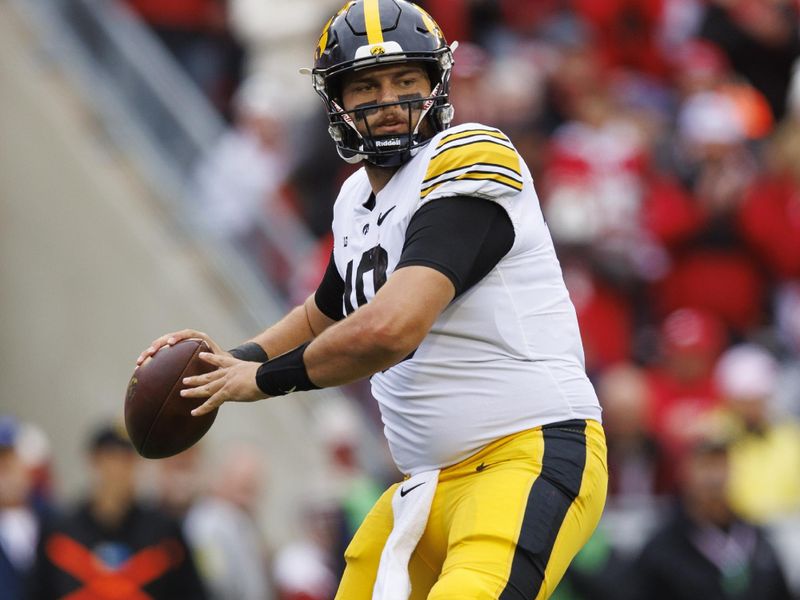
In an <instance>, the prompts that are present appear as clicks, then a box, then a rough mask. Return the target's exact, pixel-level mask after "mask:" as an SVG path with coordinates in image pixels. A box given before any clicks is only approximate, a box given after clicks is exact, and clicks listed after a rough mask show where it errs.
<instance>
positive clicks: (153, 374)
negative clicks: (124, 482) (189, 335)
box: [125, 339, 217, 458]
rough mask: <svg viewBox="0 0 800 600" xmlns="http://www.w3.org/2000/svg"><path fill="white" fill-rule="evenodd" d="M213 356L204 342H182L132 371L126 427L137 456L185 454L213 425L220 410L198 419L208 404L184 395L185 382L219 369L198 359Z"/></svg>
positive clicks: (126, 402) (127, 401)
mask: <svg viewBox="0 0 800 600" xmlns="http://www.w3.org/2000/svg"><path fill="white" fill-rule="evenodd" d="M209 351H210V349H209V347H208V345H207V344H206V343H205V342H204V341H202V340H196V339H190V340H181V341H180V342H178V343H177V344H174V345H173V346H164V347H162V348H160V349H159V350H158V352H156V353H155V355H153V356H152V357H150V358H148V359H147V360H145V361H144V362H143V363H142V364H141V365H139V366H138V367H137V368H136V370H135V371H134V372H133V376H132V377H131V380H130V382H129V383H128V391H127V393H126V394H125V427H126V428H127V430H128V435H129V436H130V438H131V442H132V443H133V445H134V447H135V448H136V450H137V452H139V454H141V455H142V456H144V457H145V458H166V457H167V456H172V455H174V454H178V453H179V452H183V451H184V450H186V449H187V448H189V447H190V446H192V445H193V444H195V443H196V442H197V441H198V440H199V439H200V438H201V437H203V436H204V435H205V433H206V432H207V431H208V430H209V428H210V427H211V425H212V424H213V423H214V419H215V418H216V416H217V411H216V410H214V411H212V412H210V413H208V414H206V415H202V416H199V417H193V416H192V415H191V414H190V412H191V411H192V410H193V409H195V408H197V407H198V406H200V405H201V404H203V402H204V401H205V400H203V399H200V398H184V397H182V396H181V395H180V392H181V390H182V389H183V388H184V385H183V381H182V380H183V378H184V377H189V376H192V375H200V374H202V373H208V372H209V371H213V370H214V369H215V368H216V367H215V366H214V365H210V364H208V363H206V362H204V361H203V360H201V359H200V357H199V354H200V353H201V352H209Z"/></svg>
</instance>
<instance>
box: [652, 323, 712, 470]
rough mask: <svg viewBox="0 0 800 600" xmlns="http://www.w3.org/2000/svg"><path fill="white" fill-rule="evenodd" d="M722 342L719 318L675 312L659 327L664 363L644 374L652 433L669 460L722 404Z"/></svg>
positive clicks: (678, 452) (682, 451) (675, 456)
mask: <svg viewBox="0 0 800 600" xmlns="http://www.w3.org/2000/svg"><path fill="white" fill-rule="evenodd" d="M725 337H726V332H725V328H724V326H723V323H722V321H720V319H719V318H718V317H716V316H715V315H713V314H711V313H708V312H705V311H702V310H699V309H694V308H684V309H680V310H677V311H675V312H673V313H672V314H670V315H669V316H668V317H667V318H666V320H665V321H664V323H663V324H662V326H661V342H662V358H661V361H660V363H659V364H658V365H657V366H655V367H653V368H651V369H649V372H648V386H649V390H650V394H651V399H652V404H651V406H650V427H651V430H652V432H653V434H654V435H655V437H656V438H657V439H658V440H659V442H660V443H661V444H662V446H663V447H664V449H665V451H666V452H667V454H668V455H669V456H670V457H671V458H672V459H678V458H680V457H681V456H682V455H683V453H684V452H685V450H686V447H687V445H688V443H689V441H690V439H691V436H692V434H693V433H694V430H693V428H692V426H693V425H694V424H696V423H697V422H698V418H699V417H700V416H701V415H703V414H705V413H707V412H708V411H710V410H712V409H714V408H716V407H717V406H718V405H719V403H720V399H719V394H718V393H717V389H716V385H715V382H714V376H713V370H714V365H715V363H716V360H717V357H718V356H719V354H720V352H721V350H722V348H723V345H724V343H725ZM672 462H673V463H677V460H673V461H672ZM673 476H674V473H673Z"/></svg>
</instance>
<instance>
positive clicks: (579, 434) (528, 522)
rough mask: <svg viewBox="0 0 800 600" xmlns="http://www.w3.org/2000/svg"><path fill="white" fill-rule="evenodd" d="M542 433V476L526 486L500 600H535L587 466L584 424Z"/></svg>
mask: <svg viewBox="0 0 800 600" xmlns="http://www.w3.org/2000/svg"><path fill="white" fill-rule="evenodd" d="M542 435H543V438H544V456H543V458H542V472H541V474H540V475H539V477H537V478H536V481H534V482H533V486H531V492H530V494H529V495H528V502H527V505H526V507H525V516H524V517H523V519H522V529H521V531H520V535H519V540H518V541H517V548H516V550H515V551H514V559H513V562H512V563H511V573H510V574H509V577H508V582H507V583H506V587H505V589H504V590H503V592H502V593H501V594H500V597H499V600H533V599H534V598H536V595H537V594H538V593H539V590H540V589H541V587H542V583H543V581H544V572H545V568H546V567H547V563H548V561H549V560H550V554H551V553H552V551H553V546H554V545H555V541H556V537H558V532H559V530H560V529H561V525H562V523H563V522H564V517H565V516H566V514H567V511H568V510H569V507H570V506H571V505H572V502H573V501H574V500H575V498H576V497H577V496H578V494H579V493H580V489H581V481H582V480H583V471H584V467H585V466H586V422H585V421H582V420H573V421H562V422H560V423H553V424H551V425H545V426H544V427H542Z"/></svg>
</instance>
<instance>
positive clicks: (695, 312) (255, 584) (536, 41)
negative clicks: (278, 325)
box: [0, 0, 800, 600]
mask: <svg viewBox="0 0 800 600" xmlns="http://www.w3.org/2000/svg"><path fill="white" fill-rule="evenodd" d="M119 1H120V2H123V1H124V2H126V3H127V4H128V5H129V6H130V7H131V8H132V9H133V10H134V11H136V12H137V13H138V14H139V15H140V16H141V17H142V19H143V20H144V21H145V22H146V23H147V24H148V25H149V26H150V27H151V28H152V29H153V31H154V32H155V33H156V34H157V35H158V37H159V38H160V39H161V40H162V41H163V42H164V44H165V48H167V49H168V50H169V51H170V52H172V54H173V55H174V57H175V58H176V60H178V62H179V63H180V64H181V65H182V66H183V67H184V68H185V69H186V70H187V72H188V73H189V74H190V76H191V77H192V79H193V80H194V81H195V82H196V83H197V85H198V86H199V88H200V89H201V90H202V92H203V93H204V94H206V96H207V97H208V98H209V99H210V101H211V102H212V103H213V104H214V105H215V106H217V107H218V109H219V110H220V112H221V113H222V114H223V115H225V116H226V118H228V120H229V123H230V128H229V131H228V132H227V133H226V134H225V135H224V136H223V138H222V139H220V141H219V143H218V145H217V146H216V147H214V148H209V149H208V153H207V156H206V157H204V158H203V160H201V161H200V163H199V164H198V165H197V168H196V172H195V176H194V177H193V181H191V182H190V183H189V185H188V188H187V189H189V190H190V194H191V198H190V199H191V201H192V202H194V203H195V206H196V209H197V211H198V212H199V213H200V214H201V215H202V216H203V218H204V219H205V221H206V222H207V223H209V224H211V225H213V226H214V227H216V228H218V229H219V230H220V231H222V232H223V233H224V235H227V236H230V237H231V238H236V239H239V240H244V241H245V242H246V243H247V245H248V247H249V248H251V249H255V250H256V251H257V253H258V256H257V258H258V259H259V260H261V261H262V262H263V263H264V265H263V268H264V272H265V273H267V274H268V275H269V276H270V277H273V278H274V279H275V283H276V284H277V285H278V287H279V288H280V289H281V290H283V291H284V293H285V294H286V296H287V298H289V299H293V300H297V299H298V298H303V297H304V296H305V295H306V294H307V293H309V291H311V290H313V289H314V287H315V285H316V283H317V281H318V280H319V277H320V276H321V274H322V271H323V270H324V266H325V264H326V262H327V255H328V252H329V248H330V238H329V237H328V235H327V231H328V228H329V225H330V216H331V206H332V203H333V201H334V200H335V194H336V191H337V190H338V184H339V183H340V182H341V181H342V180H343V179H344V178H345V177H346V176H347V175H348V174H349V173H350V172H351V169H352V167H350V166H348V165H345V164H344V163H343V162H342V161H340V160H338V158H337V157H336V153H335V149H334V147H333V143H332V142H331V140H330V139H329V138H328V136H327V127H326V119H325V116H324V114H323V112H322V104H321V103H318V102H315V100H314V95H313V92H312V91H311V90H310V82H309V81H308V80H307V78H304V77H302V76H300V75H299V74H297V70H298V68H299V67H304V66H309V65H310V62H311V59H312V50H313V47H314V45H315V42H316V36H317V35H318V33H319V30H320V29H321V26H322V24H323V23H324V22H325V21H326V20H327V18H328V16H329V15H330V14H332V13H333V12H334V11H335V10H336V9H337V8H338V7H339V4H341V0H302V1H299V0H270V1H269V2H264V1H263V0H262V1H259V0H228V1H227V2H226V1H224V0H171V1H167V0H152V1H151V0H119ZM420 4H422V5H423V6H424V7H425V8H426V9H427V10H428V11H429V12H430V13H431V14H432V15H433V17H434V18H435V19H436V20H437V21H438V23H439V24H440V25H441V26H442V28H443V30H444V32H445V34H446V35H447V38H448V40H450V41H453V40H458V41H459V43H460V45H459V48H458V49H457V51H456V52H455V59H456V64H455V67H454V70H453V79H452V83H451V96H452V101H453V104H454V105H455V107H456V113H455V114H456V122H469V121H480V122H484V123H487V124H490V125H493V126H497V127H499V128H500V129H502V130H503V131H504V132H505V133H506V134H507V135H508V136H509V137H510V139H511V140H512V141H513V142H514V144H515V146H516V147H517V149H518V150H519V152H520V154H521V155H522V156H523V157H524V158H525V160H526V161H527V163H528V165H529V166H530V168H531V171H532V173H533V175H534V181H535V184H536V187H537V190H538V193H539V197H540V201H541V205H542V209H543V212H544V215H545V218H546V220H547V223H548V225H549V227H550V231H551V234H552V236H553V239H554V242H555V244H556V248H557V251H558V254H559V259H560V261H561V264H562V267H563V269H564V276H565V281H566V283H567V286H568V288H569V291H570V294H571V297H572V300H573V303H574V304H575V308H576V311H577V314H578V319H579V322H580V325H581V332H582V335H583V342H584V348H585V354H586V366H587V370H588V372H589V374H590V376H591V378H592V380H593V381H594V383H595V385H596V388H597V391H598V395H599V397H600V401H601V404H602V406H603V408H604V422H605V427H606V432H607V436H608V444H609V468H610V490H609V492H610V495H609V504H608V509H607V513H608V515H609V518H608V519H607V520H605V521H604V522H603V524H601V527H600V529H599V530H598V532H597V533H596V535H595V537H594V538H593V540H592V542H591V543H590V544H589V546H587V548H586V549H585V550H584V551H583V552H582V553H581V555H579V556H578V558H577V559H576V561H575V563H574V565H573V567H572V568H571V569H570V571H569V572H568V574H567V577H566V579H565V581H564V583H563V584H562V586H561V587H560V588H559V591H558V593H557V598H558V599H560V600H570V599H573V600H605V599H609V600H616V599H627V598H631V599H638V598H642V599H644V598H647V599H650V600H652V599H656V600H657V599H660V598H664V599H670V600H681V599H686V600H693V599H697V598H704V599H706V600H713V599H717V598H719V599H741V600H745V599H746V600H762V599H763V600H772V599H776V600H777V599H784V598H792V597H797V596H792V595H791V593H790V591H789V590H788V589H787V588H788V587H791V586H789V584H787V578H788V579H789V581H790V582H792V578H793V585H794V587H795V593H797V585H798V581H797V573H800V549H798V546H797V544H794V546H792V545H791V544H786V543H778V542H777V541H776V540H778V539H779V538H780V537H781V536H780V535H776V532H780V531H781V530H788V531H792V532H794V534H797V532H798V531H800V529H798V528H799V527H800V525H798V523H800V69H798V67H797V65H798V64H800V63H797V59H798V57H800V33H799V31H800V3H799V2H797V1H795V0H604V1H602V2H600V1H597V0H536V1H532V0H526V1H519V0H428V1H426V2H420ZM286 209H288V210H292V211H294V212H295V213H296V214H297V215H298V216H299V217H300V218H301V219H302V220H303V221H304V222H305V223H306V225H307V226H308V228H309V230H310V231H311V232H312V234H313V236H314V239H315V240H316V243H317V244H318V246H317V251H316V252H315V254H314V256H312V257H304V259H305V260H307V262H308V264H304V265H299V266H293V267H290V268H287V266H286V265H285V264H282V265H276V264H275V262H274V261H276V260H277V259H276V253H275V252H274V249H270V248H269V245H268V244H266V243H265V242H264V240H263V239H261V237H260V233H259V227H258V226H257V221H258V219H257V217H258V216H263V215H266V217H267V218H269V215H270V213H271V211H277V210H286ZM298 273H299V275H298ZM3 431H5V430H3ZM3 431H0V447H2V450H0V461H1V462H0V467H1V468H2V469H3V471H2V473H0V483H2V487H1V488H0V492H1V494H0V503H2V504H0V511H2V512H1V513H0V514H1V515H2V516H0V549H1V550H2V552H0V565H4V564H5V563H4V562H3V561H4V560H6V559H7V561H8V562H9V563H10V564H11V566H12V567H14V568H15V569H17V570H26V569H28V568H34V567H30V565H34V564H35V565H37V567H35V568H38V565H39V562H40V561H42V560H45V561H49V563H48V564H49V566H48V568H50V569H52V568H53V564H52V563H53V561H54V560H55V559H53V558H52V556H51V557H49V558H48V557H47V556H45V558H42V556H41V555H42V552H44V554H45V555H47V554H48V546H47V543H46V542H45V545H44V549H43V546H42V543H41V542H40V544H39V550H38V552H39V557H38V558H37V551H36V546H35V543H33V545H31V544H32V542H31V540H32V539H34V538H33V537H32V535H31V532H32V531H34V530H36V523H39V522H42V521H40V518H42V515H45V514H47V513H48V511H49V509H50V507H49V505H48V503H47V502H44V500H47V499H48V490H47V485H46V481H47V477H43V476H42V475H41V473H39V472H38V471H36V470H35V469H34V470H29V472H30V477H29V478H28V481H27V483H26V486H27V487H25V488H24V491H25V493H24V494H22V492H21V491H20V490H21V488H20V487H19V486H20V485H21V484H20V476H19V474H18V473H17V471H18V468H17V467H16V466H14V460H12V459H11V458H10V456H11V455H10V454H9V452H10V451H9V448H16V447H17V446H16V444H11V443H10V442H9V441H8V440H9V438H8V437H3V436H8V435H10V434H8V433H4V432H3ZM23 437H24V436H23ZM345 437H346V436H345ZM343 439H344V438H343ZM337 443H338V442H337ZM101 446H102V445H101ZM334 446H335V444H334ZM93 448H94V449H93V450H92V452H94V453H95V454H96V452H97V447H93ZM115 450H116V449H115ZM15 452H16V451H15ZM12 454H13V453H12ZM23 454H24V453H23ZM95 454H92V456H95ZM129 454H130V456H131V457H133V454H132V453H129ZM332 456H334V457H336V458H335V460H336V463H337V465H338V466H337V468H338V469H340V470H341V472H342V482H343V484H342V487H343V490H344V491H343V492H342V494H341V495H340V496H339V498H338V499H337V501H336V502H335V503H333V504H332V505H331V504H330V503H321V502H309V503H308V505H307V506H306V507H305V508H304V510H307V518H306V519H305V522H306V523H307V524H308V528H309V531H308V534H307V536H306V537H305V538H304V539H302V540H298V541H297V543H296V544H293V545H291V546H290V547H288V548H284V549H282V551H281V552H278V553H277V554H275V553H274V552H275V549H272V550H271V551H272V552H273V554H272V555H269V553H266V552H263V553H262V550H259V548H261V547H262V546H263V545H264V539H263V537H261V536H259V533H260V532H261V530H260V529H259V527H258V526H257V525H256V524H255V523H254V522H253V515H252V510H251V509H252V506H253V504H252V502H253V496H254V495H255V494H257V493H258V492H257V488H258V486H259V485H260V484H259V482H258V478H257V477H255V473H260V472H261V471H262V469H260V468H259V466H258V461H259V460H262V459H260V458H259V457H258V456H257V455H254V454H253V453H252V452H247V451H246V449H232V453H231V455H230V462H229V463H228V464H227V466H226V467H224V468H221V470H220V471H219V476H218V478H217V479H216V481H215V482H214V483H213V484H209V485H208V486H205V487H203V486H198V487H195V483H196V480H195V479H194V475H191V473H192V472H193V470H194V469H196V468H198V467H197V464H196V463H194V462H193V461H199V460H200V459H199V458H197V457H196V456H195V455H194V453H188V454H187V455H185V456H184V455H181V456H179V457H176V459H174V460H173V461H165V462H164V464H163V471H164V473H165V477H164V483H163V486H161V488H162V489H163V497H161V499H160V500H159V503H160V508H159V510H162V511H167V512H169V513H171V514H172V517H173V518H180V519H182V521H183V533H182V534H181V536H185V538H186V540H185V541H181V543H185V544H188V545H189V546H190V547H191V548H193V549H194V551H195V564H197V565H200V568H199V569H198V570H197V571H192V570H190V569H186V572H187V573H188V572H189V571H192V573H195V575H192V574H191V573H190V574H189V575H187V578H188V579H190V578H191V577H195V576H196V573H197V572H199V573H200V575H199V576H200V577H201V578H202V577H205V579H204V581H205V586H206V589H207V590H208V591H209V593H210V594H212V595H213V597H219V598H271V597H276V598H283V599H292V600H300V599H301V598H302V599H305V600H316V599H320V600H321V599H323V598H329V597H330V594H331V590H332V589H333V587H334V585H335V584H334V583H333V582H334V581H335V576H336V573H337V570H338V569H339V568H340V567H341V565H340V564H339V563H338V562H337V561H338V560H340V558H337V557H340V556H341V550H342V548H343V545H344V544H345V543H346V539H347V538H348V535H349V534H350V533H351V532H352V531H353V529H354V527H355V526H356V525H357V523H358V521H359V518H360V516H362V515H363V514H364V510H365V507H366V506H368V505H369V500H371V499H372V498H374V495H375V493H376V490H377V489H379V487H380V486H377V485H376V484H375V481H374V480H372V479H370V478H369V476H367V475H366V474H365V473H364V471H363V469H361V468H360V467H359V466H358V464H357V462H358V461H357V460H356V459H355V458H354V450H353V447H351V446H350V445H349V444H348V443H344V444H342V446H341V447H340V448H336V449H334V450H333V451H332ZM23 459H24V457H23ZM23 462H24V461H23ZM98 465H99V463H98V462H97V461H94V459H93V461H92V462H91V468H92V469H97V478H96V479H94V480H93V481H95V482H96V483H97V485H102V484H101V483H99V482H100V481H101V480H102V475H101V472H102V469H101V468H100V467H99V466H98ZM201 470H202V469H201ZM37 473H38V474H37ZM9 482H10V483H9ZM190 491H191V493H190ZM123 495H124V494H123ZM23 498H24V502H23ZM129 501H130V500H129ZM21 506H24V507H26V511H27V512H24V511H21V510H19V508H20V507H21ZM639 514H644V515H645V518H644V519H643V520H642V521H637V520H636V515H639ZM91 518H92V519H94V520H95V521H98V522H102V519H103V518H102V517H101V516H97V515H95V516H93V517H91ZM101 524H102V523H101ZM631 528H633V529H632V531H631ZM626 532H627V533H626ZM176 536H177V534H176ZM794 537H795V539H796V538H797V536H796V535H795V536H794ZM37 539H39V538H37ZM175 539H179V538H178V537H176V538H175ZM181 539H182V538H181ZM150 543H154V542H150ZM53 552H55V550H53ZM109 552H110V551H109ZM179 554H180V553H177V554H176V555H175V556H177V555H179ZM170 556H172V558H170V559H169V560H172V561H173V562H174V561H175V560H177V559H176V558H175V556H173V555H170ZM235 557H241V558H235ZM268 559H269V560H268ZM163 560H164V561H167V559H166V558H165V559H163ZM262 560H263V562H260V561H262ZM253 561H256V563H258V564H253ZM162 562H163V561H162ZM165 564H166V563H165ZM169 564H171V563H169ZM259 564H260V565H262V568H259V566H258V565H259ZM266 564H269V565H271V566H270V568H269V569H267V568H266V567H263V565H266ZM56 566H57V565H56ZM162 567H163V565H162ZM71 568H74V569H77V568H78V567H75V566H74V565H72V567H71ZM175 569H176V570H177V569H178V567H175ZM93 572H94V571H91V570H89V571H86V570H83V571H74V573H80V574H79V575H75V576H78V577H79V578H85V577H90V576H91V575H92V573H93ZM262 574H263V575H264V577H263V578H261V575H262ZM678 574H680V575H678ZM3 577H6V576H5V575H3ZM142 577H143V576H142ZM621 578H622V580H623V581H625V586H623V587H624V589H621V587H620V580H621ZM82 580H83V579H82ZM291 582H294V583H291ZM310 582H316V583H314V584H313V585H312V584H311V583H310ZM139 584H141V581H140V582H139ZM98 585H100V583H98ZM137 585H138V584H137ZM304 585H305V588H304V589H301V588H303V586H304ZM293 586H294V587H293ZM3 589H13V588H5V587H4V588H3ZM219 590H222V591H219ZM233 590H236V591H235V592H234V591H233ZM266 590H269V591H266ZM315 590H316V591H315ZM131 597H134V596H131ZM176 597H177V596H176Z"/></svg>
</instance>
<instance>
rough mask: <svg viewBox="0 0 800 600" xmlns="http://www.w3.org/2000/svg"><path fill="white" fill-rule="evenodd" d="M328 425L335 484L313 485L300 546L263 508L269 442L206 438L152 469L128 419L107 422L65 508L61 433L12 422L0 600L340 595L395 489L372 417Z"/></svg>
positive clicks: (1, 507) (302, 510)
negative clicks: (362, 533) (368, 424)
mask: <svg viewBox="0 0 800 600" xmlns="http://www.w3.org/2000/svg"><path fill="white" fill-rule="evenodd" d="M328 417H330V418H328ZM328 417H325V418H324V422H325V430H324V431H319V432H317V433H318V434H319V435H320V437H321V438H322V439H323V440H324V449H325V450H326V452H327V465H326V474H327V476H326V481H325V485H324V486H323V485H319V482H317V486H316V488H315V487H314V486H313V483H314V482H308V483H309V486H310V487H311V488H312V489H313V492H312V493H310V494H308V495H307V497H304V498H298V499H297V501H296V510H297V511H298V514H297V515H294V520H296V521H297V522H299V523H301V526H300V530H299V531H297V532H296V533H295V535H294V537H290V539H288V541H287V540H276V539H275V538H274V536H272V535H271V534H270V530H269V527H268V526H267V524H266V523H264V522H263V519H262V517H261V514H262V513H261V512H260V511H259V509H260V508H261V507H262V505H263V502H264V501H265V500H266V501H267V502H269V496H270V495H269V464H268V460H267V457H265V455H264V452H263V449H261V448H260V447H257V446H255V445H252V444H249V443H247V442H243V441H237V442H232V443H229V444H226V445H223V446H222V447H215V448H214V451H213V453H212V452H209V451H208V448H207V446H206V444H205V443H201V444H199V445H196V446H194V447H192V448H190V449H189V450H186V451H184V452H183V453H181V454H178V455H176V456H173V457H170V458H167V459H162V460H159V461H146V460H144V459H142V458H141V457H139V455H138V454H137V453H136V451H135V450H134V448H133V445H132V444H131V442H130V440H129V438H128V436H127V434H126V432H125V428H124V425H123V424H122V423H121V422H117V421H113V420H112V421H103V422H100V423H98V424H97V425H96V426H95V427H94V428H93V429H92V430H91V431H89V432H87V433H86V435H85V443H84V452H85V456H84V459H85V473H84V475H85V476H84V477H83V479H84V480H85V481H86V485H85V490H84V491H83V492H82V493H80V494H79V495H78V497H77V498H76V499H71V500H65V498H63V497H62V496H61V494H59V492H58V489H59V487H60V486H59V485H58V484H59V483H60V482H59V481H58V474H57V473H54V472H53V469H52V463H53V456H52V451H51V448H50V446H49V443H48V439H47V435H46V434H45V433H44V432H43V431H42V430H41V429H40V428H38V427H37V426H36V425H34V424H31V423H25V422H21V421H19V420H18V419H16V418H15V417H13V416H11V415H2V416H0V597H2V598H3V600H55V599H56V598H66V597H69V598H76V599H77V598H86V599H87V600H89V599H92V600H123V599H124V600H136V599H137V598H140V599H142V600H144V599H145V598H153V599H158V600H178V599H186V600H203V599H206V598H207V599H210V600H328V599H331V598H333V595H334V593H335V590H336V587H337V584H338V579H339V575H340V573H341V571H342V570H343V568H344V562H343V553H344V547H345V546H346V544H347V543H348V542H349V540H350V538H351V536H352V535H353V533H354V532H355V528H357V527H358V525H359V524H360V522H361V520H362V519H363V517H364V516H365V515H366V512H367V511H368V510H369V508H370V507H371V506H372V504H373V503H374V502H375V500H377V497H378V495H379V494H380V493H381V492H382V491H383V487H384V485H385V483H386V482H384V481H382V480H378V479H376V478H375V477H374V476H372V475H370V474H369V473H368V472H367V471H366V470H365V469H364V468H362V466H361V464H360V460H359V458H358V456H359V449H358V440H359V438H360V437H361V433H360V432H359V429H358V428H359V421H358V420H357V419H348V418H347V417H343V415H342V413H341V412H339V413H338V414H336V415H328ZM212 454H213V456H212ZM61 483H63V482H61ZM290 518H291V517H290V516H289V515H287V519H290Z"/></svg>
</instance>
